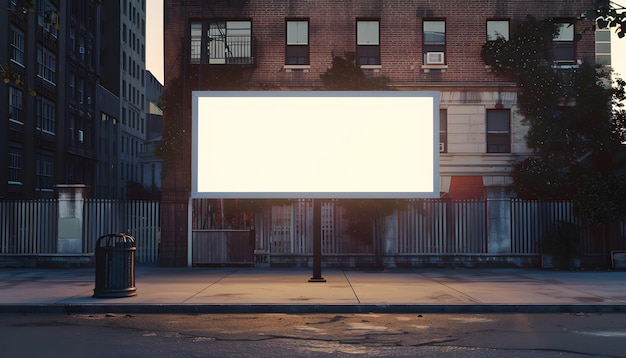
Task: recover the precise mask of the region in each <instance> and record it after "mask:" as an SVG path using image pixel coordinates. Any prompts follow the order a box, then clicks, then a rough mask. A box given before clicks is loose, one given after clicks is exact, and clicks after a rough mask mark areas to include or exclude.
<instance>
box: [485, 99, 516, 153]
mask: <svg viewBox="0 0 626 358" xmlns="http://www.w3.org/2000/svg"><path fill="white" fill-rule="evenodd" d="M510 152H511V121H510V111H509V110H508V109H488V110H487V153H510Z"/></svg>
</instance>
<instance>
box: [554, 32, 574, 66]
mask: <svg viewBox="0 0 626 358" xmlns="http://www.w3.org/2000/svg"><path fill="white" fill-rule="evenodd" d="M557 27H558V30H559V32H558V34H557V35H556V36H554V39H553V52H554V62H556V63H560V64H574V63H575V62H576V53H575V50H574V24H573V23H570V22H562V23H558V24H557Z"/></svg>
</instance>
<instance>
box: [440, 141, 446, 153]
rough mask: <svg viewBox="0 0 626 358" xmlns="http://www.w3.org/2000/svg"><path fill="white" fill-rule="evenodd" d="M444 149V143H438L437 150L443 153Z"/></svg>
mask: <svg viewBox="0 0 626 358" xmlns="http://www.w3.org/2000/svg"><path fill="white" fill-rule="evenodd" d="M445 151H446V143H439V152H440V153H444V152H445Z"/></svg>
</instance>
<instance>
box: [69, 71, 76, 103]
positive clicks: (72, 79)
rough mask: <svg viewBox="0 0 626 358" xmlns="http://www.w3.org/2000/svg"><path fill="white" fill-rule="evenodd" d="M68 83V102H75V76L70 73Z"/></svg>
mask: <svg viewBox="0 0 626 358" xmlns="http://www.w3.org/2000/svg"><path fill="white" fill-rule="evenodd" d="M68 83H69V87H70V93H69V97H70V100H71V101H75V100H76V75H75V74H74V72H70V75H69V80H68Z"/></svg>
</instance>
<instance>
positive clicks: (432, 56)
mask: <svg viewBox="0 0 626 358" xmlns="http://www.w3.org/2000/svg"><path fill="white" fill-rule="evenodd" d="M444 63H445V53H444V52H427V53H426V64H427V65H443V64H444Z"/></svg>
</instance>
